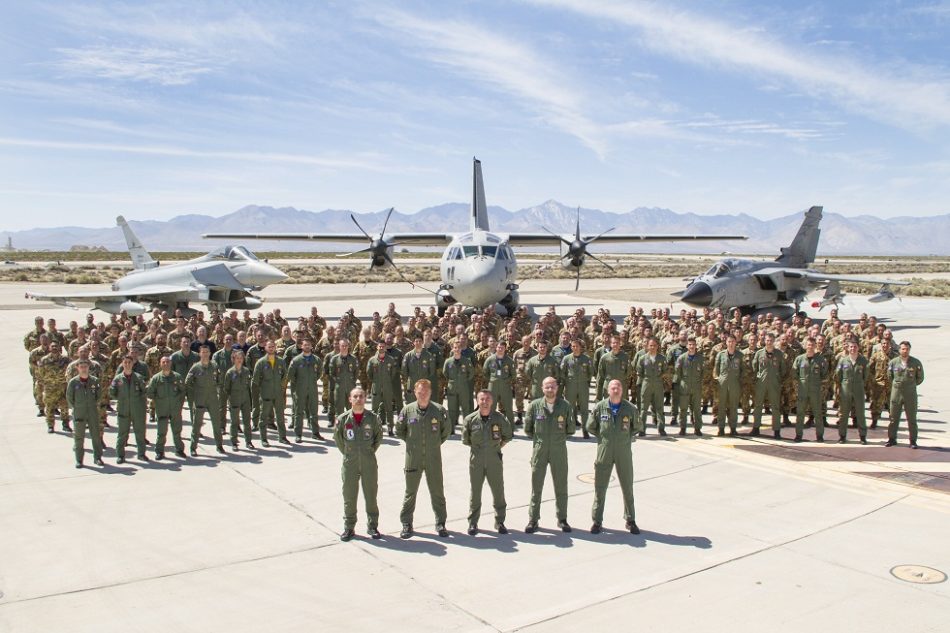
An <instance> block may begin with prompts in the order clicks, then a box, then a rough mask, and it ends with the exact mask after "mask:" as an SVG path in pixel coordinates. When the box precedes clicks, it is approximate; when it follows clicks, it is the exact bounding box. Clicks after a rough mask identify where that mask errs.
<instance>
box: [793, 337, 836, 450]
mask: <svg viewBox="0 0 950 633" xmlns="http://www.w3.org/2000/svg"><path fill="white" fill-rule="evenodd" d="M815 348H816V342H815V339H814V337H811V336H809V337H808V338H807V339H805V353H804V354H799V355H798V357H797V358H796V359H795V362H794V363H792V373H793V374H794V376H795V379H796V381H797V383H798V401H797V403H796V405H795V441H796V442H801V441H803V440H802V433H804V429H805V411H806V409H808V408H809V407H811V411H812V413H813V414H814V416H815V435H816V436H817V441H819V442H824V441H825V403H824V401H823V400H822V398H823V397H824V393H823V391H824V386H823V381H824V379H825V376H826V375H827V374H828V365H827V364H826V363H825V359H824V357H823V356H820V355H819V354H818V353H817V352H816V349H815Z"/></svg>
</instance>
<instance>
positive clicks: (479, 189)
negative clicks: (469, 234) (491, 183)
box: [468, 158, 491, 231]
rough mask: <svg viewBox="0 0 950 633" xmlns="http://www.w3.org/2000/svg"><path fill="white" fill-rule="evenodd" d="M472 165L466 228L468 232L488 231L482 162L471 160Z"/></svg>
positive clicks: (475, 159)
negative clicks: (476, 230) (468, 213)
mask: <svg viewBox="0 0 950 633" xmlns="http://www.w3.org/2000/svg"><path fill="white" fill-rule="evenodd" d="M472 163H473V165H474V168H473V172H472V208H471V210H470V215H469V222H468V228H469V230H470V231H474V230H475V229H482V230H483V231H490V230H491V229H490V228H489V227H488V206H487V205H486V204H485V183H484V182H483V181H482V161H480V160H478V159H477V158H472Z"/></svg>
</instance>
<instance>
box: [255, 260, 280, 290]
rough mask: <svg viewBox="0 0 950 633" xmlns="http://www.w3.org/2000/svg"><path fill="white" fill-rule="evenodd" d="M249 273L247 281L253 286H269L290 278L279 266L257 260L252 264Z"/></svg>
mask: <svg viewBox="0 0 950 633" xmlns="http://www.w3.org/2000/svg"><path fill="white" fill-rule="evenodd" d="M247 273H248V275H247V276H248V279H247V282H246V283H248V284H249V285H252V286H269V285H271V284H276V283H280V282H282V281H284V280H286V279H288V277H287V275H285V274H284V273H283V272H281V271H280V270H278V269H277V268H275V267H273V266H271V265H270V264H265V263H262V262H257V263H255V264H254V265H253V266H250V267H249V270H248V271H247Z"/></svg>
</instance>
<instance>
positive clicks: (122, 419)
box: [109, 354, 149, 464]
mask: <svg viewBox="0 0 950 633" xmlns="http://www.w3.org/2000/svg"><path fill="white" fill-rule="evenodd" d="M133 364H134V361H133V359H132V356H131V354H129V355H127V356H125V357H124V358H123V359H122V371H120V372H119V373H118V374H117V375H116V377H115V378H113V379H112V384H111V385H110V386H109V397H111V398H112V399H113V400H115V401H116V405H115V410H116V417H117V418H118V422H119V434H118V438H116V443H115V453H116V456H117V458H118V459H117V460H116V461H117V462H118V463H120V464H124V463H125V445H126V443H127V442H128V441H129V427H130V426H131V428H132V432H133V433H134V434H135V447H136V450H137V456H138V458H139V459H141V460H143V461H149V459H148V455H146V454H145V409H146V401H145V380H144V379H143V378H142V376H141V374H138V373H136V372H134V371H132V365H133Z"/></svg>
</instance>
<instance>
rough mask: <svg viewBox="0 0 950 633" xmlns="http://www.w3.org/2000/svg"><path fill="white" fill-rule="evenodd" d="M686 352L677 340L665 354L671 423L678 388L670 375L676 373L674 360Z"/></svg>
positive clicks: (673, 419) (676, 409) (677, 400)
mask: <svg viewBox="0 0 950 633" xmlns="http://www.w3.org/2000/svg"><path fill="white" fill-rule="evenodd" d="M688 353H689V352H688V350H687V348H686V346H685V345H683V344H681V343H679V342H677V343H676V344H674V345H671V346H670V347H668V348H667V350H666V354H665V356H666V361H667V363H668V365H667V369H666V372H667V375H668V376H669V377H670V417H671V418H672V423H673V424H676V413H677V411H679V410H680V389H679V385H677V384H676V381H675V380H673V378H672V376H673V374H675V373H676V361H677V360H679V357H680V356H683V355H684V354H688ZM603 397H604V398H606V397H607V395H606V394H605V395H604V396H603Z"/></svg>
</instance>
